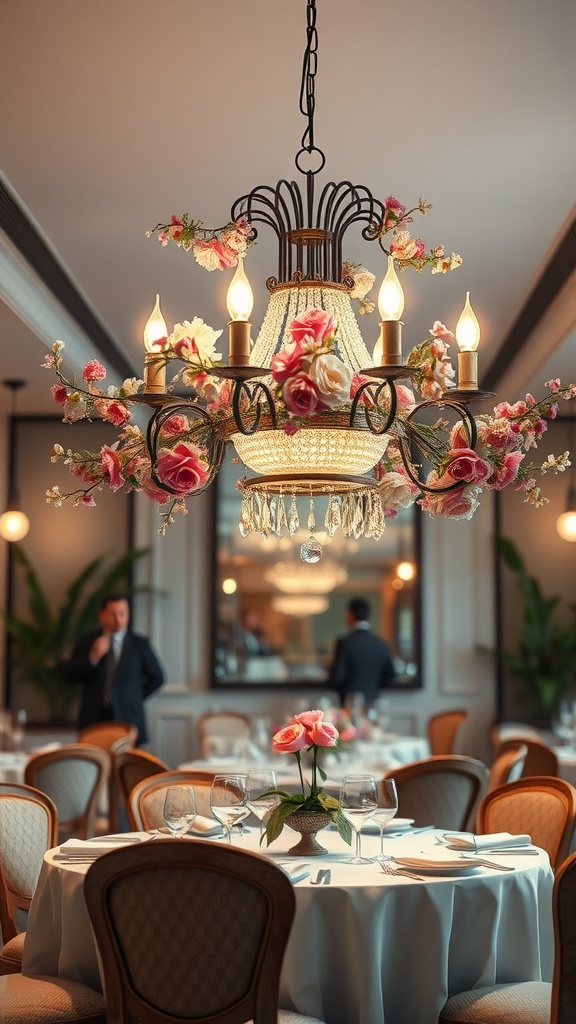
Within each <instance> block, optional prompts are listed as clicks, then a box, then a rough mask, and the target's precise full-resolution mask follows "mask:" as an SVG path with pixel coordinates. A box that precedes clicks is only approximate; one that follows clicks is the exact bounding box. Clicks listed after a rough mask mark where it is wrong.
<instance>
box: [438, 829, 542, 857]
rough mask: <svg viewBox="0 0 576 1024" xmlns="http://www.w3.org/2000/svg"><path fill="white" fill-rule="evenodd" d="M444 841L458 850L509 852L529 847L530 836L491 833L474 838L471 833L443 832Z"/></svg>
mask: <svg viewBox="0 0 576 1024" xmlns="http://www.w3.org/2000/svg"><path fill="white" fill-rule="evenodd" d="M444 839H445V840H446V842H447V843H449V844H450V846H451V847H454V848H455V849H458V850H492V851H493V852H496V850H509V849H513V848H514V847H515V846H530V845H531V843H532V838H531V836H528V835H521V836H515V835H512V833H511V832H493V833H491V834H490V835H487V836H475V835H473V833H472V832H454V833H451V832H445V833H444Z"/></svg>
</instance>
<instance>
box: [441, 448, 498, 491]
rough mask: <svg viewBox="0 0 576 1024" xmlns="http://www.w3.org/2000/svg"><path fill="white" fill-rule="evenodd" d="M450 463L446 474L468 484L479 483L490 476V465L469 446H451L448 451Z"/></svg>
mask: <svg viewBox="0 0 576 1024" xmlns="http://www.w3.org/2000/svg"><path fill="white" fill-rule="evenodd" d="M448 457H449V458H450V460H451V461H450V463H449V465H448V466H447V468H446V476H448V477H450V478H451V479H452V480H458V481H460V480H461V481H463V482H465V483H468V484H481V483H483V482H484V480H486V478H487V477H489V476H490V473H491V472H492V466H491V465H490V464H489V463H488V462H484V459H481V458H480V457H479V456H478V455H476V452H473V451H472V449H471V448H452V449H451V450H450V451H449V452H448Z"/></svg>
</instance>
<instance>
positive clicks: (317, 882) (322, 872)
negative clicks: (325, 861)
mask: <svg viewBox="0 0 576 1024" xmlns="http://www.w3.org/2000/svg"><path fill="white" fill-rule="evenodd" d="M326 874H327V872H326V870H325V869H324V868H321V869H320V871H319V872H318V874H317V875H316V878H311V879H310V885H322V882H323V881H324V877H325V875H326Z"/></svg>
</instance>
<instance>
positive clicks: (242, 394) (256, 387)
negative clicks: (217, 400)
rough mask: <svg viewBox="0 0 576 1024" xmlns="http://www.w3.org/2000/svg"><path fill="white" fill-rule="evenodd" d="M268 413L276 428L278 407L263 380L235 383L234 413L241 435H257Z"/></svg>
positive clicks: (233, 394)
mask: <svg viewBox="0 0 576 1024" xmlns="http://www.w3.org/2000/svg"><path fill="white" fill-rule="evenodd" d="M264 412H267V413H268V415H269V416H270V421H271V425H272V427H273V428H276V407H275V405H274V399H273V398H272V395H271V393H270V389H269V388H268V387H267V386H266V384H263V383H262V381H261V380H246V381H240V380H238V381H235V383H234V387H233V389H232V413H233V416H234V422H235V424H236V426H237V428H238V430H239V432H240V433H241V434H245V435H246V436H247V437H248V436H250V434H255V433H256V431H257V430H258V427H259V425H260V420H261V418H262V414H263V413H264Z"/></svg>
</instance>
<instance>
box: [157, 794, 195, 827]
mask: <svg viewBox="0 0 576 1024" xmlns="http://www.w3.org/2000/svg"><path fill="white" fill-rule="evenodd" d="M163 814H164V824H165V825H166V827H167V829H168V830H169V832H170V834H171V835H172V836H174V838H175V839H182V837H183V836H185V835H186V833H187V831H188V829H189V828H190V826H191V824H192V822H193V821H194V818H195V817H196V794H195V793H194V790H193V789H192V788H191V787H190V786H169V787H168V789H167V790H166V796H165V798H164V811H163Z"/></svg>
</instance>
